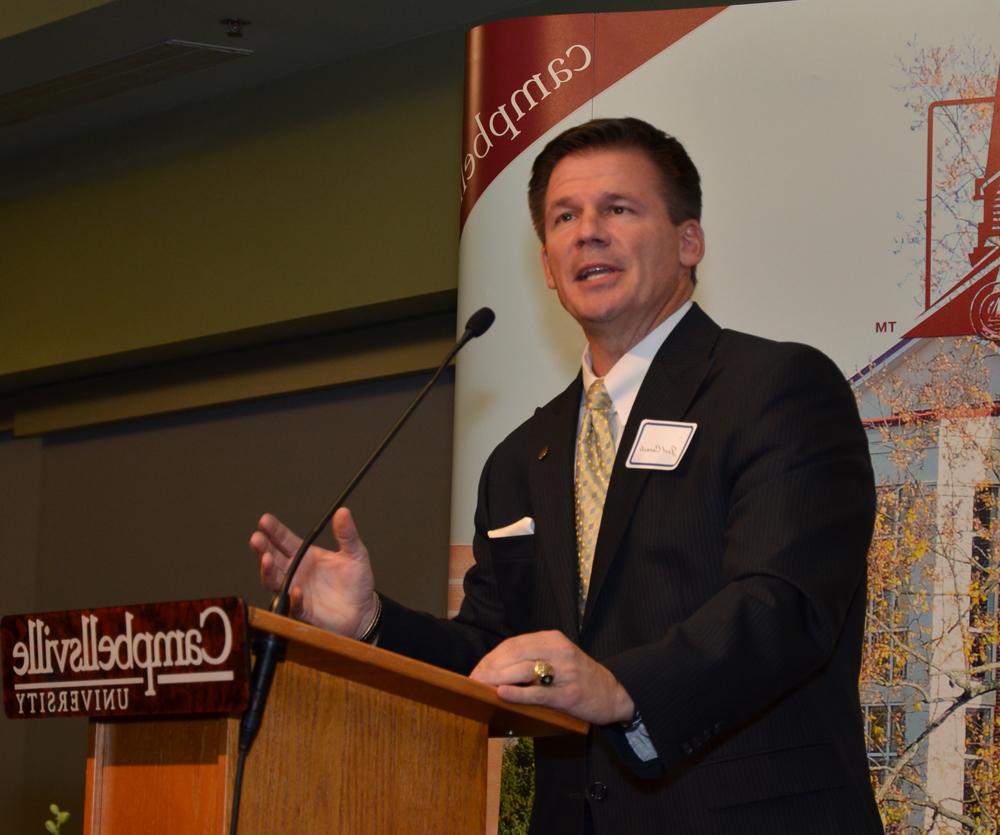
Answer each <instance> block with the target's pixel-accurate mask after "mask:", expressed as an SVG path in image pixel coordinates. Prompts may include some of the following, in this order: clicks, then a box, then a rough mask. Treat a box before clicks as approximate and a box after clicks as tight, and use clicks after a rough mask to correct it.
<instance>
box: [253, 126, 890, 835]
mask: <svg viewBox="0 0 1000 835" xmlns="http://www.w3.org/2000/svg"><path fill="white" fill-rule="evenodd" d="M529 202H530V204H531V208H532V216H533V219H534V222H535V226H536V229H537V230H538V232H539V236H540V238H541V240H542V262H543V267H544V271H545V276H546V282H547V284H548V286H549V287H551V288H552V289H554V290H555V291H556V292H557V293H558V295H559V298H560V301H561V302H562V304H563V306H564V307H565V308H566V310H567V311H568V312H569V313H570V314H571V315H572V316H573V317H574V318H575V319H576V320H577V322H579V323H580V325H581V327H582V329H583V331H584V334H585V336H586V337H587V343H588V347H587V350H586V352H585V353H584V358H583V362H582V366H583V368H582V371H581V375H580V376H579V377H578V378H577V379H576V380H575V381H574V382H573V383H572V384H571V385H570V386H569V388H567V389H566V390H565V391H564V392H563V393H562V394H561V395H559V396H558V397H556V398H555V399H554V400H553V401H552V402H550V403H549V404H547V405H546V406H544V407H542V408H541V409H539V410H538V411H537V412H536V413H535V415H534V416H533V417H532V418H531V419H530V420H528V421H527V422H526V423H525V424H523V425H522V426H521V427H519V428H518V429H517V430H515V431H514V432H513V433H512V434H511V435H510V436H509V437H508V438H507V439H506V440H505V441H504V442H503V443H502V444H500V446H499V447H498V448H497V449H496V450H495V451H494V452H493V454H492V455H491V456H490V459H489V461H488V462H487V464H486V467H485V469H484V472H483V477H482V480H481V482H480V492H479V504H478V508H477V512H476V533H475V539H474V543H473V545H474V553H475V558H476V563H475V565H474V567H473V568H472V569H470V571H469V572H468V575H467V576H466V580H465V601H464V603H463V605H462V608H461V611H460V613H459V615H458V616H457V617H456V618H455V619H454V620H453V621H441V620H439V619H436V618H432V617H430V616H429V615H424V614H419V613H416V612H412V611H410V610H408V609H406V608H404V607H402V606H400V605H398V604H396V603H395V602H393V601H391V600H388V599H384V598H381V597H379V596H378V595H377V594H376V593H375V592H374V581H373V579H372V576H371V569H370V566H369V563H368V555H367V551H366V550H365V548H364V545H363V544H362V543H361V540H360V538H359V537H358V534H357V531H356V529H355V527H354V524H353V520H352V519H351V517H350V514H349V512H347V511H346V510H342V511H340V512H338V515H337V516H336V517H335V518H334V532H335V535H336V537H337V539H338V543H339V547H340V551H338V552H326V551H321V550H319V549H316V550H315V551H314V553H312V554H311V555H310V559H309V560H308V561H307V562H305V563H304V564H303V568H304V569H305V571H304V573H300V575H299V577H298V578H297V584H296V589H295V590H294V592H293V605H294V606H295V607H296V610H297V611H298V612H299V614H300V616H302V617H304V618H305V619H307V620H310V621H311V622H314V623H317V624H319V625H323V626H325V627H327V628H331V629H334V630H335V631H337V632H340V633H341V634H347V635H354V636H358V637H363V638H366V639H367V638H370V637H371V636H372V635H377V636H378V640H379V643H380V645H382V646H384V647H386V648H388V649H392V650H395V651H398V652H402V653H404V654H408V655H411V656H414V657H417V658H421V659H423V660H426V661H430V662H432V663H435V664H439V665H441V666H445V667H448V668H450V669H453V670H456V671H459V672H463V673H470V674H471V675H472V677H473V678H476V679H479V680H481V681H484V682H486V683H489V684H492V685H494V686H496V687H497V688H498V693H499V695H500V697H501V698H504V699H507V700H509V701H515V702H522V703H533V704H544V705H549V706H552V707H556V708H559V709H562V710H565V711H567V712H569V713H571V714H573V715H575V716H579V717H580V718H583V719H586V720H588V721H590V722H591V723H592V724H593V725H594V728H593V729H592V731H591V733H590V734H589V735H588V737H587V738H586V739H580V740H576V739H570V740H539V741H538V742H537V743H536V757H537V794H536V803H535V810H534V814H533V820H532V831H533V832H536V833H567V835H569V833H572V835H579V833H585V832H594V833H601V834H602V835H603V833H651V832H671V833H730V832H731V833H748V834H749V835H758V833H759V835H765V834H766V835H772V833H795V835H799V834H800V833H816V835H820V833H829V834H830V835H842V834H843V833H879V832H881V831H882V827H881V823H880V821H879V816H878V811H877V809H876V807H875V803H874V799H873V796H872V791H871V786H870V783H869V778H868V772H867V767H866V757H865V751H864V741H863V734H862V728H861V714H860V707H859V702H858V690H857V678H858V670H859V665H860V654H861V643H862V633H863V626H864V612H865V554H866V551H867V546H868V542H869V538H870V536H871V530H872V523H873V517H874V488H873V478H872V472H871V466H870V463H869V460H868V452H867V444H866V441H865V437H864V433H863V432H862V430H861V427H860V423H859V421H858V416H857V410H856V407H855V405H854V400H853V397H852V395H851V392H850V390H849V388H848V386H847V384H846V383H845V381H844V379H843V377H842V375H841V374H840V373H839V372H838V370H837V369H836V367H835V366H834V365H833V363H831V362H830V361H829V360H828V359H826V358H825V357H824V356H823V355H821V354H819V353H818V352H816V351H814V350H813V349H810V348H807V347H805V346H801V345H792V344H779V343H774V342H769V341H767V340H763V339H758V338H755V337H751V336H747V335H744V334H738V333H735V332H732V331H726V330H721V329H720V328H719V327H718V326H717V325H716V324H715V323H714V322H712V321H711V319H709V318H708V316H706V315H705V314H704V313H703V312H702V311H701V310H700V309H699V308H698V307H697V306H695V305H693V304H692V303H691V301H690V297H691V294H692V292H693V289H694V281H695V276H694V273H695V268H696V266H697V264H698V263H699V262H700V260H701V258H702V256H703V254H704V246H705V243H704V235H703V232H702V229H701V225H700V220H699V218H700V214H701V191H700V184H699V179H698V174H697V171H696V169H695V168H694V166H693V164H692V163H691V161H690V159H689V158H688V156H687V154H686V152H685V151H684V149H683V148H682V147H681V146H680V144H679V143H678V142H677V141H676V140H675V139H673V138H671V137H668V136H666V135H664V134H663V133H662V132H660V131H658V130H657V129H655V128H653V127H652V126H650V125H648V124H646V123H644V122H640V121H638V120H634V119H615V120H596V121H594V122H590V123H587V124H586V125H582V126H579V127H577V128H574V129H571V130H570V131H567V132H566V133H564V134H562V135H561V136H559V137H557V138H556V139H555V140H553V141H552V142H551V143H550V144H549V145H548V146H547V147H546V149H545V150H544V151H543V152H542V154H541V155H540V156H539V158H538V159H537V160H536V162H535V167H534V169H533V176H532V183H531V188H530V194H529ZM297 544H298V540H297V537H295V536H294V534H292V533H291V532H290V531H288V530H287V528H285V527H284V526H282V525H281V524H280V523H279V522H278V521H277V520H275V519H274V518H273V517H270V516H265V517H263V518H262V519H261V522H260V526H259V529H258V531H257V532H256V533H255V534H254V536H253V537H252V539H251V545H252V547H253V549H254V550H255V551H256V552H257V553H258V554H259V556H260V566H261V573H262V578H263V580H264V582H265V584H266V585H268V586H270V587H274V586H275V585H276V584H277V582H278V581H279V579H280V577H281V575H282V574H283V570H284V566H285V564H286V563H287V559H288V556H289V554H290V553H292V552H294V550H295V547H297Z"/></svg>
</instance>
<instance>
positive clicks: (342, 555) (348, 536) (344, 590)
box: [250, 507, 375, 638]
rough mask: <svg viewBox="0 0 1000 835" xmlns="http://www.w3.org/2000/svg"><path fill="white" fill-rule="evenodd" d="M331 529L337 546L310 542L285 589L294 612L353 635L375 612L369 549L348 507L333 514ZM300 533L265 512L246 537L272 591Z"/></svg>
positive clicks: (294, 550) (281, 579)
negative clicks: (288, 592) (330, 548)
mask: <svg viewBox="0 0 1000 835" xmlns="http://www.w3.org/2000/svg"><path fill="white" fill-rule="evenodd" d="M332 525H333V535H334V538H335V539H336V540H337V542H338V543H339V546H340V550H339V551H328V550H326V549H325V548H320V547H318V546H316V545H313V546H312V547H311V548H310V549H309V550H308V551H307V552H306V555H305V557H304V558H303V560H302V564H301V565H300V566H299V570H298V571H297V572H296V574H295V579H294V580H293V581H292V588H291V590H290V603H291V613H292V615H293V616H294V617H297V618H299V619H301V620H304V621H306V622H307V623H311V624H313V625H314V626H319V627H321V628H323V629H329V630H330V631H331V632H336V633H337V634H339V635H347V636H349V637H352V638H353V637H357V636H358V635H360V634H361V633H362V632H364V630H365V629H366V628H367V626H368V624H369V623H370V622H371V619H372V617H373V615H374V612H375V599H374V590H375V578H374V576H373V575H372V568H371V563H370V562H369V560H368V549H367V548H365V544H364V543H363V542H362V541H361V537H360V536H359V535H358V529H357V527H356V526H355V524H354V519H353V517H352V516H351V512H350V511H349V510H348V509H347V508H346V507H342V508H340V509H339V510H338V511H337V512H336V513H335V514H334V516H333V522H332ZM301 544H302V539H301V538H300V537H299V536H297V535H296V534H295V533H293V532H292V531H291V530H289V529H288V528H287V527H285V525H283V524H282V523H281V521H280V520H279V519H277V518H276V517H274V516H272V515H271V514H269V513H265V514H264V515H263V516H261V517H260V521H258V522H257V530H256V531H254V533H253V535H252V536H251V537H250V549H251V550H252V551H253V552H254V553H255V554H256V555H257V557H258V559H259V561H260V580H261V583H262V584H263V585H264V587H265V588H268V589H270V590H271V591H277V590H278V589H279V588H280V587H281V583H282V581H283V580H284V578H285V571H286V570H287V569H288V563H289V562H290V561H291V558H292V557H293V556H294V555H295V552H296V551H297V550H298V548H299V546H300V545H301Z"/></svg>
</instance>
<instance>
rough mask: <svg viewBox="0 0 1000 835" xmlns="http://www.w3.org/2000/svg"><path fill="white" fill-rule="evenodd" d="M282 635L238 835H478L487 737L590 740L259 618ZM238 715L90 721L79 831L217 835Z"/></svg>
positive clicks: (487, 690)
mask: <svg viewBox="0 0 1000 835" xmlns="http://www.w3.org/2000/svg"><path fill="white" fill-rule="evenodd" d="M250 625H251V627H253V628H254V629H256V630H258V631H263V632H273V633H275V634H277V635H280V636H281V637H283V638H286V639H287V641H288V650H287V654H286V656H285V660H284V661H283V662H282V663H280V664H279V666H278V670H277V673H276V675H275V679H274V684H273V686H272V689H271V695H270V699H269V703H268V706H267V710H266V712H265V715H264V721H263V724H262V726H261V729H260V733H259V735H258V737H257V741H256V742H255V744H254V747H253V748H252V750H251V752H250V756H249V758H248V759H247V764H246V771H245V775H244V781H243V793H242V802H241V809H240V819H239V832H240V835H257V834H258V833H259V835H272V833H275V832H302V833H307V832H342V833H350V835H365V833H372V835H376V833H377V834H378V835H382V833H400V834H401V835H403V834H404V833H405V835H412V834H413V833H433V834H434V835H449V833H455V835H479V833H482V832H483V831H484V829H485V819H486V748H487V739H488V737H490V736H506V735H515V736H549V735H553V734H565V733H571V734H573V733H576V734H582V733H586V731H587V724H586V723H585V722H582V721H580V720H578V719H574V718H572V717H569V716H566V715H565V714H562V713H558V712H556V711H552V710H548V709H544V708H534V707H520V706H517V705H509V704H505V703H504V702H501V701H500V700H499V699H498V698H497V696H496V694H495V693H494V690H493V688H491V687H488V686H486V685H482V684H479V683H477V682H474V681H470V680H469V679H468V678H466V677H464V676H459V675H455V674H454V673H450V672H447V671H445V670H441V669H439V668H437V667H432V666H430V665H428V664H423V663H421V662H419V661H413V660H410V659H408V658H404V657H403V656H400V655H396V654H395V653H391V652H387V651H385V650H382V649H378V648H377V647H371V646H368V645H366V644H361V643H358V642H357V641H351V640H348V639H345V638H340V637H338V636H336V635H332V634H330V633H328V632H324V631H322V630H320V629H316V628H314V627H311V626H307V625H306V624H303V623H300V622H298V621H293V620H289V619H288V618H283V617H279V616H277V615H274V614H271V613H270V612H266V611H264V610H261V609H251V610H250ZM238 730H239V718H238V717H208V718H192V719H188V718H182V719H175V718H162V719H159V718H158V719H154V720H153V721H136V720H121V721H103V720H99V721H93V722H92V724H91V733H90V753H89V756H88V759H87V788H86V797H85V810H84V833H88V834H89V835H134V833H136V832H169V833H171V835H226V834H227V833H228V831H229V812H230V805H231V800H232V785H233V774H234V771H235V767H236V748H237V735H238Z"/></svg>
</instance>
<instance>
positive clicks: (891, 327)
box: [875, 320, 896, 333]
mask: <svg viewBox="0 0 1000 835" xmlns="http://www.w3.org/2000/svg"><path fill="white" fill-rule="evenodd" d="M895 332H896V323H895V322H894V321H892V322H890V321H888V320H886V321H883V322H876V323H875V333H895Z"/></svg>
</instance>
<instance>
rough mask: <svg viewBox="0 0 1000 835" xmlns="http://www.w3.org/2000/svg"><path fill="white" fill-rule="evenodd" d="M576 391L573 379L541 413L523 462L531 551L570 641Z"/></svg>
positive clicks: (573, 624)
mask: <svg viewBox="0 0 1000 835" xmlns="http://www.w3.org/2000/svg"><path fill="white" fill-rule="evenodd" d="M582 391H583V385H582V383H581V378H580V376H579V375H578V376H577V378H576V379H575V380H574V381H573V382H572V383H571V384H570V386H569V388H567V389H566V390H565V391H564V392H563V393H562V394H560V395H559V396H558V397H557V398H556V399H555V400H553V401H552V402H551V403H550V404H549V405H548V406H546V407H545V408H544V409H543V411H542V413H541V414H540V415H539V417H540V418H541V420H539V421H538V430H537V432H536V434H535V436H534V443H535V446H536V447H537V450H536V454H535V458H534V460H532V461H530V462H529V484H530V490H531V503H532V507H534V508H536V518H535V540H536V548H537V552H538V553H539V554H541V555H542V559H543V560H544V563H545V569H546V573H547V574H548V578H549V582H550V583H551V584H552V590H553V596H554V598H555V601H556V610H557V615H558V620H559V624H560V627H561V629H562V631H563V632H564V633H565V634H566V635H567V636H568V637H569V638H570V639H571V640H576V638H577V636H578V634H579V631H578V630H579V623H578V621H579V617H578V609H577V576H578V569H577V557H576V527H575V522H574V519H573V513H574V510H573V507H574V504H573V458H574V449H575V447H576V444H575V441H576V429H577V422H578V419H579V413H580V396H581V393H582Z"/></svg>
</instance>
